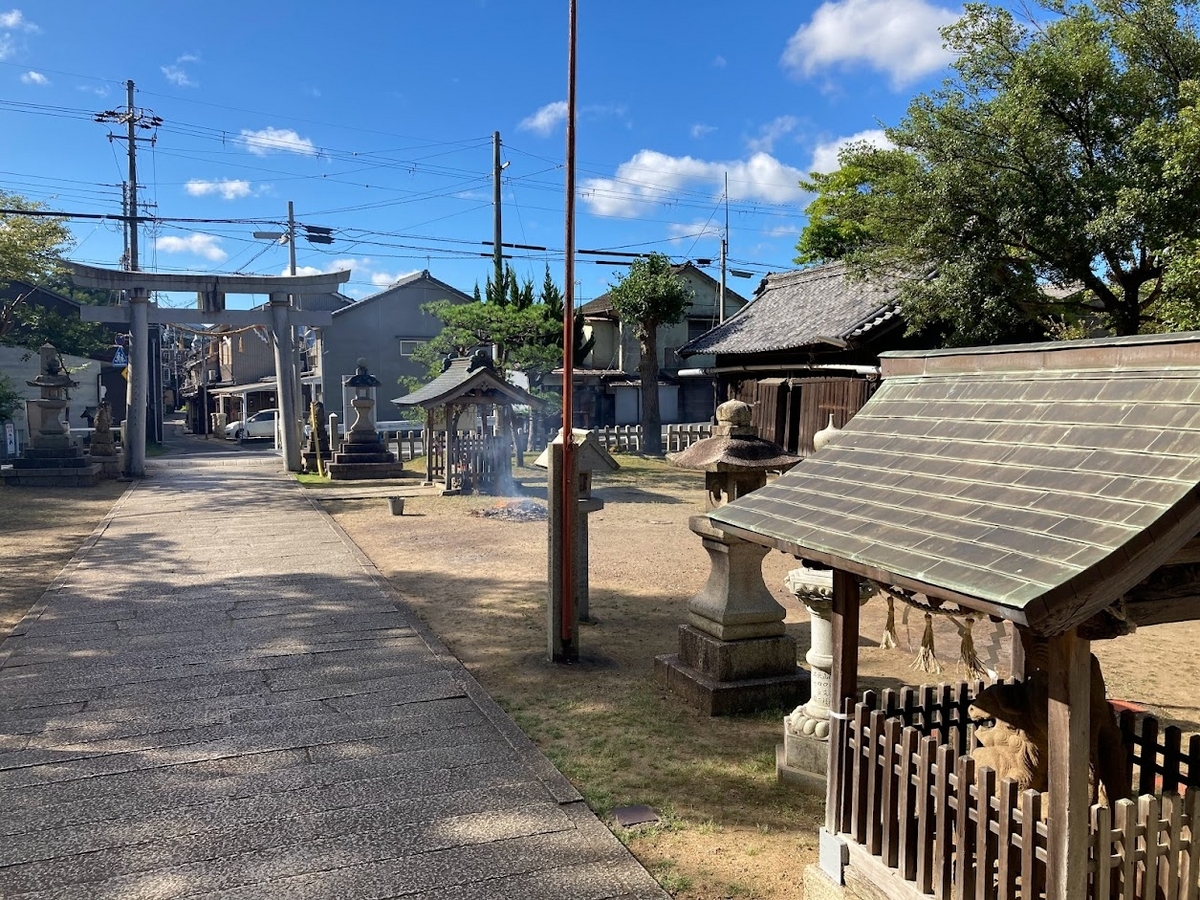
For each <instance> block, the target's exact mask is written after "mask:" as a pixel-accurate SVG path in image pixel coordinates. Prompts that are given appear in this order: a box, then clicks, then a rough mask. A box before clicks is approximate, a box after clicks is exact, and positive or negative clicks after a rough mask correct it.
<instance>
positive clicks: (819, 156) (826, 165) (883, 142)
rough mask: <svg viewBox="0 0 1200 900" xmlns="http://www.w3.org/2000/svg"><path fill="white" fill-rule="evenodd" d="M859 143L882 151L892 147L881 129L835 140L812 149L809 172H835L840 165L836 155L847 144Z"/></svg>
mask: <svg viewBox="0 0 1200 900" xmlns="http://www.w3.org/2000/svg"><path fill="white" fill-rule="evenodd" d="M861 143H866V144H871V145H872V146H875V147H879V148H881V149H884V150H887V149H890V148H891V147H893V146H894V145H893V144H892V142H891V141H889V140H888V139H887V135H886V134H884V133H883V129H880V128H871V129H869V130H867V131H860V132H858V133H857V134H852V135H850V136H848V137H840V138H836V139H834V140H832V141H826V142H825V143H822V144H817V146H816V147H815V148H814V149H813V158H812V165H810V166H809V171H810V172H822V173H824V172H836V171H837V170H838V169H840V168H841V163H840V162H838V154H839V153H841V152H842V148H843V147H845V146H847V145H849V144H861Z"/></svg>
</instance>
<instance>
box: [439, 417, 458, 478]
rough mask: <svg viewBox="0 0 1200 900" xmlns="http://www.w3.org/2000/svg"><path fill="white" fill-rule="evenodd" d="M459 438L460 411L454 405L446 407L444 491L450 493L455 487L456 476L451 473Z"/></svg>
mask: <svg viewBox="0 0 1200 900" xmlns="http://www.w3.org/2000/svg"><path fill="white" fill-rule="evenodd" d="M457 436H458V410H457V409H456V408H455V407H454V405H453V404H448V405H447V406H446V450H445V456H444V458H443V464H442V490H443V491H449V490H452V489H453V486H454V475H453V473H452V471H451V469H452V468H453V462H454V457H455V452H454V451H455V447H454V445H455V444H456V443H457V441H455V438H456V437H457Z"/></svg>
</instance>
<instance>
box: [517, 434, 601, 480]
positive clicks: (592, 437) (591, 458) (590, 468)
mask: <svg viewBox="0 0 1200 900" xmlns="http://www.w3.org/2000/svg"><path fill="white" fill-rule="evenodd" d="M571 439H572V442H573V443H574V445H575V465H576V468H577V469H578V470H579V471H580V472H599V471H601V470H604V469H607V470H609V471H613V472H615V471H616V470H617V469H619V468H621V464H620V463H618V462H617V461H616V460H615V459H613V456H612V454H611V453H609V452H608V450H607V449H605V447H604V445H603V444H601V443H600V439H599V438H597V437H596V434H595V432H592V431H587V430H586V429H583V428H572V429H571ZM562 442H563V433H562V429H561V428H560V429H559V430H558V435H557V436H556V437H555V438H554V440H552V441H551V442H550V443H551V444H561V443H562ZM533 464H534V465H535V466H537V467H538V468H539V469H548V468H550V448H549V447H547V448H546V449H545V450H543V451H542V455H541V456H539V457H538V458H537V459H536V460H534V463H533Z"/></svg>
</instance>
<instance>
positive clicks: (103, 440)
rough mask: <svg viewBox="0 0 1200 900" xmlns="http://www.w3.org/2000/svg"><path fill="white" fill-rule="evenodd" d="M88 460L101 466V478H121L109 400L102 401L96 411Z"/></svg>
mask: <svg viewBox="0 0 1200 900" xmlns="http://www.w3.org/2000/svg"><path fill="white" fill-rule="evenodd" d="M88 459H89V461H91V462H92V463H94V464H95V465H98V466H100V477H101V478H119V477H120V475H121V457H120V456H119V455H118V454H117V448H116V445H115V444H114V443H113V436H112V410H111V408H110V407H109V404H108V401H107V400H101V401H100V406H99V407H98V408H97V409H96V420H95V424H94V426H93V428H92V439H91V442H90V443H89V444H88Z"/></svg>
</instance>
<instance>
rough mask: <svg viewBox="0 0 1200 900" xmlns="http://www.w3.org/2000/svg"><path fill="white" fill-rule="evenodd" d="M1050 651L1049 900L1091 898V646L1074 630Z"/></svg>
mask: <svg viewBox="0 0 1200 900" xmlns="http://www.w3.org/2000/svg"><path fill="white" fill-rule="evenodd" d="M1049 651H1050V652H1049V656H1050V659H1049V664H1050V666H1049V671H1048V673H1047V674H1048V676H1049V684H1048V687H1049V696H1050V704H1049V710H1048V738H1049V745H1050V752H1049V767H1048V768H1049V794H1050V816H1049V826H1050V833H1049V837H1048V843H1047V850H1048V854H1047V860H1046V897H1047V900H1076V898H1079V897H1083V896H1085V894H1086V893H1087V861H1088V762H1089V756H1090V745H1091V737H1090V736H1091V728H1090V718H1089V717H1090V709H1091V645H1090V644H1089V642H1088V641H1085V640H1081V639H1080V638H1079V637H1078V635H1077V633H1076V631H1075V630H1074V629H1072V630H1071V631H1068V632H1066V633H1065V634H1062V635H1059V636H1057V637H1053V638H1051V639H1050V645H1049Z"/></svg>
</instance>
